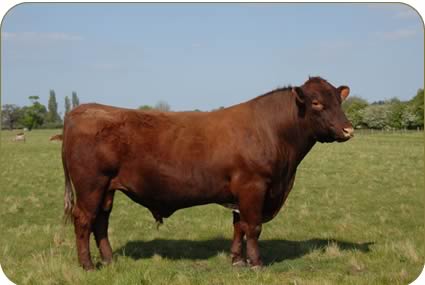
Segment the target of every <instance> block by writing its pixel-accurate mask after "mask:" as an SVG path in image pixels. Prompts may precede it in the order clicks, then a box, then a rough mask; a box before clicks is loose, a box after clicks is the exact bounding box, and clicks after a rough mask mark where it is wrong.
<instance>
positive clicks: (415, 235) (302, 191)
mask: <svg viewBox="0 0 425 285" xmlns="http://www.w3.org/2000/svg"><path fill="white" fill-rule="evenodd" d="M57 132H58V131H57V130H56V131H55V130H43V131H32V132H29V133H27V142H26V143H22V142H19V143H17V142H16V143H15V142H12V141H11V138H12V135H13V134H14V132H9V131H3V132H1V166H0V167H1V168H0V179H1V181H0V187H1V192H0V193H1V201H2V207H0V232H1V235H0V263H1V266H2V268H3V270H4V272H5V273H6V275H7V276H8V277H9V278H10V279H11V280H12V281H14V282H15V283H17V284H244V285H245V284H409V282H411V281H412V280H414V279H415V278H416V277H417V276H418V275H419V273H420V271H421V270H422V268H423V266H424V234H425V232H424V198H425V197H424V195H425V192H424V135H423V133H422V132H412V133H407V134H371V135H367V134H358V135H357V136H356V137H355V138H354V139H352V140H351V141H349V142H347V143H344V144H326V145H321V144H318V145H316V146H315V147H314V149H313V151H312V152H311V153H310V154H309V155H308V156H307V158H306V159H305V160H304V161H303V162H302V164H301V165H300V167H299V170H298V175H297V179H296V181H295V186H294V189H293V191H292V193H291V194H290V196H289V198H288V201H287V203H286V204H285V206H284V208H283V210H282V211H281V212H280V213H279V215H278V216H277V217H276V218H275V219H274V220H272V221H271V222H269V223H267V224H265V225H264V226H263V233H262V235H261V241H260V247H261V252H262V256H263V260H264V262H265V263H266V264H267V266H266V267H265V268H264V269H262V270H260V271H253V270H250V269H248V268H233V267H232V266H231V265H230V257H229V247H230V242H231V237H232V219H231V213H230V212H229V210H227V209H225V208H223V207H221V206H218V205H208V206H203V207H194V208H190V209H186V210H181V211H178V212H176V213H175V214H174V215H173V216H171V217H170V218H169V219H166V220H165V224H164V225H163V226H161V227H160V228H159V230H157V229H156V226H155V223H154V220H153V218H152V217H151V214H150V213H149V212H148V211H147V210H146V209H145V208H143V207H141V206H139V205H136V204H135V203H133V202H131V201H130V200H129V199H128V198H126V197H125V196H124V195H123V194H121V193H117V195H116V198H115V204H114V210H113V211H112V215H111V222H110V239H111V244H112V247H113V250H114V258H115V261H114V263H113V264H111V265H109V266H106V267H99V269H98V270H97V271H95V272H89V273H87V272H84V271H83V270H82V269H81V268H80V267H79V266H78V263H77V258H76V250H75V241H74V233H73V227H72V226H71V225H67V226H64V225H63V224H62V219H61V218H62V210H63V191H64V190H63V184H64V182H63V180H64V179H63V173H62V166H61V159H60V143H57V142H56V143H53V142H49V140H48V138H49V136H51V135H52V134H55V133H57ZM91 249H92V255H93V257H94V261H95V262H97V263H98V262H99V261H100V258H99V253H98V251H97V248H96V247H95V243H94V241H93V240H92V244H91Z"/></svg>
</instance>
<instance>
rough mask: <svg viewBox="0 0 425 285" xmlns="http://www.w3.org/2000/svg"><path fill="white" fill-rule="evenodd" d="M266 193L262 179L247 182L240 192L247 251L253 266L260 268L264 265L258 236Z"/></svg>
mask: <svg viewBox="0 0 425 285" xmlns="http://www.w3.org/2000/svg"><path fill="white" fill-rule="evenodd" d="M265 193H266V183H264V182H263V181H261V180H260V181H253V182H250V183H246V184H245V185H244V187H243V188H242V189H241V191H240V192H239V211H240V218H241V221H240V227H241V230H242V231H243V233H245V235H246V249H247V250H246V253H247V258H248V261H249V263H250V265H251V266H252V268H259V267H261V266H262V265H263V262H262V261H261V257H260V249H259V247H258V238H259V237H260V234H261V224H262V220H263V219H262V210H263V204H264V196H265Z"/></svg>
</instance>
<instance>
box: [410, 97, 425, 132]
mask: <svg viewBox="0 0 425 285" xmlns="http://www.w3.org/2000/svg"><path fill="white" fill-rule="evenodd" d="M408 104H409V106H410V108H412V112H413V113H414V114H415V116H416V122H415V124H416V126H417V127H420V128H423V127H424V90H423V89H419V90H418V92H417V93H416V95H415V97H413V99H412V100H410V101H409V103H408Z"/></svg>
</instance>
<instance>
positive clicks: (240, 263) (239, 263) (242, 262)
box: [232, 259, 246, 267]
mask: <svg viewBox="0 0 425 285" xmlns="http://www.w3.org/2000/svg"><path fill="white" fill-rule="evenodd" d="M232 266H234V267H244V266H246V262H245V260H243V259H238V260H235V261H233V262H232Z"/></svg>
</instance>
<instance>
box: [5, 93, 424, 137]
mask: <svg viewBox="0 0 425 285" xmlns="http://www.w3.org/2000/svg"><path fill="white" fill-rule="evenodd" d="M28 98H29V100H30V101H31V105H29V106H24V107H19V106H17V105H13V104H6V105H3V108H2V128H9V129H16V128H27V129H28V130H31V129H35V128H46V129H51V128H62V126H63V121H62V118H61V116H60V114H59V113H58V104H57V101H56V94H55V91H54V90H50V96H49V101H48V105H47V108H46V106H44V105H43V104H41V103H40V102H39V99H40V98H39V97H38V96H30V97H28ZM79 104H80V102H79V98H78V96H77V93H76V92H72V96H71V99H70V98H69V97H68V96H65V99H64V107H65V114H66V113H68V112H69V111H70V110H71V109H72V108H75V107H76V106H78V105H79ZM220 108H223V107H220ZM342 108H343V109H344V111H345V114H346V115H347V117H348V119H349V120H350V121H351V123H352V124H353V126H354V128H356V129H361V128H363V129H382V130H391V129H418V128H420V129H423V128H424V90H423V89H419V90H418V92H417V93H416V95H415V96H414V97H413V98H412V99H411V100H409V101H400V100H399V99H397V98H393V99H390V100H386V101H377V102H373V103H369V102H367V101H366V100H365V99H362V98H360V97H357V96H351V97H349V98H348V99H347V100H346V101H345V102H344V103H343V105H342ZM138 109H139V110H151V109H155V110H159V111H171V107H170V105H169V104H168V103H167V102H165V101H159V102H158V103H157V104H156V105H154V106H149V105H143V106H140V107H139V108H138ZM194 111H199V110H198V109H195V110H194Z"/></svg>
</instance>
